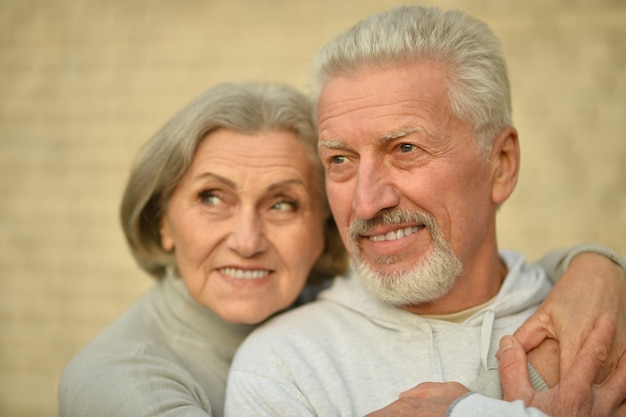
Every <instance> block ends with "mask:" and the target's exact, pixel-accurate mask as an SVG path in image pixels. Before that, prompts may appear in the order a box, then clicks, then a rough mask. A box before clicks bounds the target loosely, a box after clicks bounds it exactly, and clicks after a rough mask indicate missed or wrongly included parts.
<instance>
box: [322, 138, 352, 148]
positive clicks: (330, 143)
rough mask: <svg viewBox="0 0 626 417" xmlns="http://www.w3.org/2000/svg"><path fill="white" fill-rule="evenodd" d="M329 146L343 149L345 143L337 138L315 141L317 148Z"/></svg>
mask: <svg viewBox="0 0 626 417" xmlns="http://www.w3.org/2000/svg"><path fill="white" fill-rule="evenodd" d="M320 148H330V149H344V148H345V145H344V144H343V143H341V142H339V141H338V140H323V139H320V140H319V141H318V142H317V149H320Z"/></svg>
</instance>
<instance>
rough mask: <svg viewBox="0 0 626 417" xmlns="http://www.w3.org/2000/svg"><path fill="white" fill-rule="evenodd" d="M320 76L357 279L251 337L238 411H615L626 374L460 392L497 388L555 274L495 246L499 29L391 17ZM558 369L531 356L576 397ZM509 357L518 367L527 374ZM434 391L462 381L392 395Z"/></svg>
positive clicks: (323, 146)
mask: <svg viewBox="0 0 626 417" xmlns="http://www.w3.org/2000/svg"><path fill="white" fill-rule="evenodd" d="M314 74H315V76H316V79H315V81H316V82H317V84H316V86H314V93H315V95H316V98H317V122H318V128H319V144H318V146H319V152H320V157H321V160H322V163H323V164H324V166H325V168H326V187H327V193H328V197H329V201H330V205H331V209H332V212H333V215H334V217H335V220H336V222H337V224H338V226H339V229H340V232H341V234H342V238H343V241H344V243H345V244H346V246H347V247H348V250H349V252H350V255H351V257H352V260H353V265H354V269H353V271H352V272H351V274H350V275H349V276H348V277H347V278H338V279H337V280H336V281H335V283H334V285H333V287H332V288H331V289H330V290H328V291H326V292H325V293H323V294H322V295H321V297H320V299H319V301H317V302H314V303H312V304H310V305H308V306H305V307H303V308H301V309H297V310H295V311H293V312H291V313H287V314H285V315H283V316H282V317H279V318H278V319H276V320H274V321H272V322H270V323H268V324H267V325H266V326H264V327H263V328H261V329H260V330H259V331H257V332H256V333H254V334H253V335H252V336H251V337H250V338H249V339H248V340H247V341H246V342H245V343H244V345H243V346H242V348H241V349H240V351H239V353H238V355H237V357H236V359H235V362H234V364H233V367H232V369H231V376H230V379H229V383H228V394H227V405H226V413H227V415H231V416H243V415H245V416H251V415H280V416H297V415H302V416H304V415H307V416H311V415H319V416H331V415H332V416H338V415H342V416H352V415H364V414H366V413H370V412H374V411H375V410H378V409H381V408H383V407H385V406H387V405H388V404H390V403H391V405H390V406H389V408H387V409H384V410H382V411H381V412H380V413H381V415H386V414H385V413H386V412H388V413H389V415H393V414H394V413H395V415H399V413H400V412H407V411H409V410H413V411H416V413H417V411H418V410H421V411H423V410H424V409H425V410H427V411H428V412H429V413H431V414H432V415H437V413H439V414H440V415H443V414H444V413H446V412H447V413H450V415H464V416H467V415H481V416H485V415H509V416H515V415H544V414H543V412H545V413H548V414H551V415H560V414H563V415H574V414H573V412H574V411H580V410H583V412H587V411H588V410H591V409H592V408H593V411H594V412H597V411H600V412H602V413H610V412H612V411H613V410H614V408H615V407H617V405H618V404H620V403H621V402H622V401H623V400H624V398H621V396H623V394H619V393H620V392H624V385H626V381H624V378H622V379H619V378H615V377H610V378H609V379H607V381H608V382H607V383H606V385H608V388H607V391H608V392H609V393H608V394H606V395H604V396H602V397H592V396H590V397H589V398H587V399H582V398H579V397H580V396H579V397H576V398H574V400H575V401H574V402H573V403H572V402H571V401H570V402H569V403H567V404H565V403H560V402H559V400H560V399H562V400H563V401H565V400H568V399H571V398H569V397H567V396H566V395H564V394H563V391H562V392H561V394H559V395H560V396H559V395H553V391H548V394H542V396H537V397H536V398H541V399H542V401H535V402H533V398H534V397H532V396H530V397H528V396H526V397H527V398H524V399H525V400H527V402H528V404H524V403H523V402H519V401H518V402H506V401H503V400H501V399H494V398H490V397H488V396H484V395H479V394H469V395H466V394H467V392H468V391H467V388H465V386H469V387H470V388H474V386H477V387H478V388H476V390H478V391H481V390H484V391H486V392H484V393H487V394H490V392H489V391H490V389H489V385H490V383H489V382H487V383H486V384H485V382H484V381H481V379H485V378H484V377H485V375H486V376H487V378H486V379H487V380H489V375H490V369H497V361H496V359H495V353H496V351H497V349H498V342H499V340H500V339H501V338H502V337H503V336H505V335H507V334H511V333H513V332H514V331H515V330H516V329H517V328H518V327H519V326H520V325H522V323H523V322H524V321H525V320H526V319H527V318H528V317H529V316H531V314H532V313H533V311H534V310H535V308H536V307H537V306H538V305H539V304H540V303H541V301H542V300H543V299H544V298H545V297H546V295H547V294H548V292H549V291H550V288H551V282H550V281H549V280H548V278H547V277H546V273H545V271H544V270H543V269H541V268H539V267H537V266H536V265H531V266H529V265H526V263H525V259H524V257H523V255H522V254H520V253H518V252H513V251H502V250H499V249H498V247H497V242H496V211H497V209H498V207H499V206H500V205H501V204H502V203H504V202H505V201H506V200H507V199H508V197H509V196H510V195H511V193H512V192H513V190H514V188H515V185H516V183H517V178H518V170H519V155H520V151H519V144H518V134H517V131H516V130H515V128H514V127H513V126H512V122H511V104H510V94H509V85H508V78H507V72H506V66H505V62H504V58H503V57H502V54H501V51H500V47H499V43H498V41H497V39H496V38H495V36H494V35H493V33H492V32H491V31H490V30H489V29H488V28H487V26H486V25H484V24H483V23H481V22H479V21H477V20H475V19H473V18H471V17H469V16H467V15H465V14H463V13H460V12H446V13H443V12H441V11H439V10H438V9H425V8H422V7H402V8H397V9H393V10H390V11H388V12H386V13H382V14H380V15H376V16H373V17H371V18H369V19H366V20H365V21H363V22H360V23H359V24H357V25H356V26H354V27H353V28H351V29H350V30H348V31H347V32H346V33H344V34H341V35H339V36H338V37H337V38H336V39H334V40H333V41H331V42H330V43H329V44H328V45H326V46H325V47H324V48H322V50H321V51H320V52H319V54H318V56H317V57H316V59H315V62H314ZM559 285H560V283H559ZM621 290H623V287H622V288H621ZM555 297H558V296H555ZM618 308H620V307H619V306H617V307H615V308H614V310H617V309H618ZM548 310H549V309H548ZM541 311H542V314H543V315H544V316H543V317H544V318H545V317H547V316H546V313H545V310H541ZM619 320H623V317H621V316H620V317H619ZM543 321H545V320H543ZM565 321H566V320H565ZM614 321H615V317H614V318H613V319H607V318H606V317H603V318H601V319H600V320H599V321H598V329H596V330H595V332H594V333H592V335H591V336H590V338H589V340H588V341H587V345H585V347H584V348H583V349H582V351H581V352H580V353H579V354H578V356H577V357H578V358H579V359H584V360H583V361H581V362H584V363H587V360H588V359H589V358H591V359H598V360H600V361H601V360H602V359H603V358H602V357H601V354H600V353H598V352H600V351H601V350H602V348H603V347H607V348H608V346H609V345H610V343H611V342H612V340H611V332H612V330H613V329H614V326H615V324H614ZM540 322H542V318H541V315H540V318H539V319H535V321H534V322H532V323H534V326H535V327H537V323H540ZM619 323H623V322H621V321H620V322H619ZM530 327H533V326H532V325H531V326H530ZM556 336H558V335H556ZM526 339H527V340H530V339H533V338H532V337H530V336H528V334H526ZM505 340H507V347H508V346H509V345H511V346H513V348H514V349H513V350H511V349H506V350H503V354H506V355H509V354H510V353H511V352H514V353H515V354H516V355H518V356H516V359H515V360H517V363H520V362H524V360H525V357H523V355H522V357H520V356H519V352H520V350H519V349H520V347H519V346H517V345H514V343H515V342H514V341H512V340H511V339H509V338H507V339H505ZM620 340H621V339H620ZM538 342H539V341H538V340H534V341H533V342H531V344H537V343H538ZM561 342H562V343H564V342H563V340H562V341H561ZM546 343H548V342H546ZM620 343H621V342H620ZM541 346H545V345H541ZM541 346H540V347H539V348H540V349H541ZM529 347H532V346H528V345H527V346H526V348H529ZM555 347H556V348H557V349H556V350H557V351H558V347H559V346H558V344H557V345H556V346H553V345H552V346H550V347H549V349H545V350H548V351H553V349H554V348H555ZM564 347H565V346H564ZM617 348H618V350H621V351H623V348H624V346H623V344H620V346H617ZM546 357H547V360H545V358H546ZM573 357H574V356H573V354H570V356H569V359H568V357H566V358H565V360H566V361H569V363H567V364H565V366H564V371H563V372H565V371H567V370H568V369H569V368H570V364H571V362H573ZM520 358H521V359H520ZM554 359H555V356H554V355H552V356H551V355H550V353H547V354H545V355H544V360H539V361H537V364H536V366H535V368H536V371H538V374H536V375H535V376H536V377H537V378H538V379H539V380H541V379H542V378H541V376H544V378H543V379H544V381H540V382H541V383H545V382H547V381H548V380H553V379H554V380H555V381H556V382H558V380H559V378H563V381H565V380H566V379H565V378H567V382H568V383H570V382H572V383H573V384H574V386H576V385H575V384H576V379H575V378H574V377H572V375H574V374H576V373H577V372H579V371H580V368H579V367H578V366H577V365H574V366H573V367H572V368H571V370H570V372H569V373H565V374H564V375H565V377H564V376H563V375H559V374H556V375H553V374H552V372H550V371H551V369H549V368H548V367H546V366H545V364H546V363H550V361H553V360H554ZM515 360H513V359H511V358H510V357H507V361H509V362H508V363H509V364H510V365H511V366H510V368H511V369H515V371H516V372H518V373H519V366H516V365H515V363H516V362H515ZM556 363H557V364H558V363H559V360H558V357H556ZM561 363H563V362H562V361H561ZM612 365H615V361H613V363H612ZM622 365H623V364H622ZM524 366H525V365H524ZM598 368H599V366H588V367H587V368H585V370H586V371H587V372H586V373H585V375H584V378H581V381H580V385H581V386H582V389H585V388H586V387H589V389H588V391H589V392H592V389H591V387H590V384H591V382H592V380H593V378H594V377H595V376H596V375H595V374H596V371H597V370H598ZM619 370H620V371H621V373H620V374H619V375H623V374H624V373H626V369H624V367H623V366H622V367H621V368H619ZM526 378H527V376H526ZM522 379H523V378H522ZM429 381H434V382H449V381H455V383H454V384H442V385H433V384H430V385H427V386H426V388H424V386H422V388H421V389H420V388H419V387H418V388H417V389H416V390H413V391H410V392H409V393H407V394H404V395H403V397H402V398H401V399H400V400H398V401H395V402H394V400H396V399H397V398H398V394H399V393H400V392H402V391H405V390H407V389H409V388H411V387H413V386H415V385H417V384H419V383H422V382H429ZM523 382H524V383H522V384H521V385H522V386H523V387H524V388H525V389H526V392H528V389H530V388H529V387H528V386H527V385H526V384H525V382H526V380H525V379H523ZM461 384H462V385H461ZM491 385H493V384H491ZM496 385H497V384H496ZM568 387H572V385H568ZM576 387H577V388H578V386H576ZM505 388H506V387H505ZM496 391H497V390H496ZM481 392H482V391H481ZM593 392H596V391H593ZM442 393H444V394H445V395H444V394H442ZM505 394H507V393H506V390H505ZM520 395H521V394H520ZM546 395H553V396H552V397H550V398H549V400H546V401H544V400H543V399H545V396H546ZM496 396H498V395H496ZM566 397H567V398H566ZM416 398H417V401H412V400H415V399H416ZM506 398H507V399H513V398H510V396H507V397H506ZM594 401H595V402H594ZM451 404H452V406H451ZM528 405H535V406H538V407H541V408H542V409H543V412H542V411H539V410H537V409H534V408H526V406H528ZM566 405H567V406H568V407H569V408H565V406H566ZM420 407H422V408H420ZM590 407H591V408H590ZM472 413H474V414H472ZM431 414H429V415H431ZM407 415H408V414H407ZM416 415H418V414H416ZM419 415H422V414H419Z"/></svg>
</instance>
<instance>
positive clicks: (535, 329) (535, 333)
mask: <svg viewBox="0 0 626 417" xmlns="http://www.w3.org/2000/svg"><path fill="white" fill-rule="evenodd" d="M540 314H541V313H539V311H537V312H535V314H534V315H533V316H531V317H529V318H528V319H526V321H525V322H524V324H522V325H521V327H520V328H519V329H517V330H516V331H515V333H513V336H514V337H515V338H516V339H517V341H518V342H519V343H520V345H521V346H522V348H523V349H524V351H525V352H530V351H531V350H532V349H534V348H536V347H537V346H539V345H540V344H541V342H543V341H544V339H546V337H550V336H551V337H554V336H553V335H550V332H549V330H548V329H549V328H548V325H547V323H545V318H541V315H540Z"/></svg>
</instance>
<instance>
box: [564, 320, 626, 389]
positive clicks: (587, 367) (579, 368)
mask: <svg viewBox="0 0 626 417" xmlns="http://www.w3.org/2000/svg"><path fill="white" fill-rule="evenodd" d="M614 336H615V320H614V318H613V316H612V315H611V314H609V313H605V314H602V315H601V316H600V317H599V318H598V319H597V320H596V322H595V325H594V327H593V329H592V330H591V333H589V337H588V338H587V340H586V341H585V344H584V345H583V347H582V349H581V351H580V352H579V353H578V354H577V355H576V359H575V360H574V363H573V364H572V367H571V369H570V370H569V371H567V372H566V374H565V375H563V380H562V381H561V383H562V384H564V385H567V384H571V385H573V386H580V385H581V384H582V385H585V384H586V385H591V384H593V383H594V381H595V379H596V376H597V375H598V373H599V372H601V369H602V365H603V364H604V362H605V361H606V360H607V358H608V355H609V350H610V349H611V346H612V345H613V338H614Z"/></svg>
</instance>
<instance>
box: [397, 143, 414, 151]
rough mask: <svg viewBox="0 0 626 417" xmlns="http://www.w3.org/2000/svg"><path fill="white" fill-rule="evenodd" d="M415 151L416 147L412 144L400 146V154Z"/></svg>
mask: <svg viewBox="0 0 626 417" xmlns="http://www.w3.org/2000/svg"><path fill="white" fill-rule="evenodd" d="M414 149H415V145H411V144H410V143H403V144H401V145H400V152H403V153H408V152H411V151H412V150H414Z"/></svg>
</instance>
